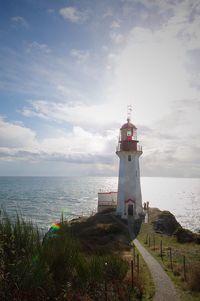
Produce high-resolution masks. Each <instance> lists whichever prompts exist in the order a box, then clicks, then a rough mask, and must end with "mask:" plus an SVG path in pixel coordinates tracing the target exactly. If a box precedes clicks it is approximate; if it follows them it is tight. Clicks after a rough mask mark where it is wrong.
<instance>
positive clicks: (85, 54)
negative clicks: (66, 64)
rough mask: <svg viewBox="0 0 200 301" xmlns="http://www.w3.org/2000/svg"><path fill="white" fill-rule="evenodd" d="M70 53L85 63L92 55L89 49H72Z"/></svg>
mask: <svg viewBox="0 0 200 301" xmlns="http://www.w3.org/2000/svg"><path fill="white" fill-rule="evenodd" d="M70 55H71V56H72V57H74V58H76V59H77V60H78V62H81V63H84V62H85V61H86V60H88V59H89V57H90V52H89V51H88V50H80V49H72V50H71V51H70Z"/></svg>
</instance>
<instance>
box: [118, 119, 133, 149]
mask: <svg viewBox="0 0 200 301" xmlns="http://www.w3.org/2000/svg"><path fill="white" fill-rule="evenodd" d="M137 143H138V140H137V128H136V126H135V125H134V124H132V123H131V122H130V119H129V118H127V123H125V124H124V125H123V126H122V127H121V129H120V138H119V146H120V147H119V150H120V151H137Z"/></svg>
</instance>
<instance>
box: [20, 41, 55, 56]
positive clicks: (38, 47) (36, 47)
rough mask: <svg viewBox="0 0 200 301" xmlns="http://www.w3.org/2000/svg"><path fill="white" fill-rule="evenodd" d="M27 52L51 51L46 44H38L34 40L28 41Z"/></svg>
mask: <svg viewBox="0 0 200 301" xmlns="http://www.w3.org/2000/svg"><path fill="white" fill-rule="evenodd" d="M26 51H27V52H32V51H39V52H43V53H47V54H49V53H51V49H50V48H49V47H48V45H46V44H40V43H38V42H36V41H34V42H32V43H30V44H29V45H28V47H27V49H26Z"/></svg>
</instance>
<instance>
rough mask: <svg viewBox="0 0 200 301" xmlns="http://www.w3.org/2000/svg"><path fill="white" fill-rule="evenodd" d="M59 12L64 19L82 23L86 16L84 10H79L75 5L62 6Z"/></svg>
mask: <svg viewBox="0 0 200 301" xmlns="http://www.w3.org/2000/svg"><path fill="white" fill-rule="evenodd" d="M59 12H60V15H61V16H62V17H63V18H64V19H65V20H67V21H70V22H72V23H84V22H85V21H86V20H87V18H88V14H87V12H86V11H84V12H83V11H79V10H78V9H77V8H76V7H72V6H68V7H63V8H61V9H60V11H59Z"/></svg>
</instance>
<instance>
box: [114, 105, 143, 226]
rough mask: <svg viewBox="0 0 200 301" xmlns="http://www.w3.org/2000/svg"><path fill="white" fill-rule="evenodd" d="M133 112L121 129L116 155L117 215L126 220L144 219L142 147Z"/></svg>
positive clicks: (129, 112)
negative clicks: (141, 178)
mask: <svg viewBox="0 0 200 301" xmlns="http://www.w3.org/2000/svg"><path fill="white" fill-rule="evenodd" d="M131 110H132V108H131V107H129V108H128V118H127V123H125V124H124V125H123V126H122V127H121V129H120V136H119V143H118V146H117V151H116V154H117V155H118V157H119V159H120V163H119V179H118V194H117V214H118V215H120V216H121V217H122V218H124V219H128V218H130V217H132V219H133V220H135V221H139V220H140V219H142V214H143V208H142V195H141V187H140V167H139V157H140V156H141V155H142V147H141V146H140V145H138V142H139V141H138V140H137V128H136V126H135V125H134V124H132V123H131Z"/></svg>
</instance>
